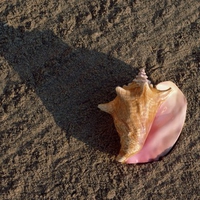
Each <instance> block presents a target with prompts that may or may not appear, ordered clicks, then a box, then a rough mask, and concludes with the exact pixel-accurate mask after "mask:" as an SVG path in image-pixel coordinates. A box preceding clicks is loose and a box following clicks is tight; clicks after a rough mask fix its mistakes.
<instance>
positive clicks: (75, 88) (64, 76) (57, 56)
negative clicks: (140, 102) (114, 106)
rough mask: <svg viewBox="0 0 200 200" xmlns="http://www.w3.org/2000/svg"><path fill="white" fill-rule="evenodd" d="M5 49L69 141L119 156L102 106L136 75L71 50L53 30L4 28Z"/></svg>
mask: <svg viewBox="0 0 200 200" xmlns="http://www.w3.org/2000/svg"><path fill="white" fill-rule="evenodd" d="M0 48H1V49H2V51H1V53H0V54H1V56H3V57H4V58H5V59H6V60H7V62H8V63H9V65H10V66H12V67H13V69H14V70H15V71H16V72H17V73H18V74H19V76H20V78H21V80H22V81H23V82H24V83H26V84H27V85H29V86H30V87H33V88H34V90H35V92H36V94H37V95H38V97H39V98H40V99H41V100H42V102H43V104H44V106H45V107H46V108H47V110H48V111H49V112H50V113H51V114H52V115H53V117H54V120H55V122H56V124H57V125H58V126H59V127H60V128H61V129H62V130H64V131H65V133H66V138H67V139H70V137H74V138H77V139H78V140H81V141H83V142H84V143H86V144H87V145H89V146H91V147H92V148H95V149H98V150H100V151H104V152H107V153H110V154H117V153H118V150H119V147H120V145H119V138H118V136H117V133H116V131H115V128H114V125H113V122H112V119H111V117H110V116H109V115H107V114H106V113H103V112H101V111H100V110H99V109H98V108H97V105H98V104H99V103H104V102H107V101H110V100H111V99H112V98H113V97H114V96H115V90H114V88H115V87H116V86H117V85H123V84H124V83H128V82H130V81H131V80H132V79H133V77H134V76H135V74H136V70H135V69H134V68H132V67H131V66H129V65H127V64H126V63H124V62H122V61H120V60H118V59H116V58H113V57H111V56H109V55H106V54H104V53H101V52H97V51H95V50H87V49H84V48H79V49H75V48H73V47H70V46H69V45H68V44H66V43H65V42H64V41H62V40H61V39H60V38H58V37H57V36H56V35H55V34H54V33H53V32H52V31H50V30H44V31H39V30H33V31H26V30H25V29H24V27H18V28H13V27H11V26H7V25H6V26H5V25H4V24H3V23H0Z"/></svg>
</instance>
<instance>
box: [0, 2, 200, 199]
mask: <svg viewBox="0 0 200 200" xmlns="http://www.w3.org/2000/svg"><path fill="white" fill-rule="evenodd" d="M141 67H145V68H146V73H147V74H148V76H149V79H150V80H151V81H152V83H154V84H157V83H159V82H161V81H165V80H170V81H173V82H174V83H176V84H177V85H178V87H179V88H180V89H181V90H182V92H183V93H184V94H185V96H186V98H187V101H188V110H187V117H186V121H185V125H184V128H183V130H182V133H181V136H180V138H179V140H178V142H177V143H176V145H175V147H174V148H173V150H172V151H171V152H170V154H169V155H167V156H166V157H164V158H163V159H162V160H160V161H158V162H153V163H148V164H140V165H123V164H120V163H118V162H116V161H115V157H116V155H117V154H118V151H119V148H120V143H119V138H118V135H117V132H116V130H115V127H114V125H113V120H112V118H111V117H110V116H109V115H108V114H106V113H104V112H101V111H100V110H99V109H98V108H97V105H98V104H99V103H103V102H107V101H110V100H112V99H113V98H114V97H115V95H116V94H115V87H116V86H118V85H119V86H122V85H124V84H127V83H129V82H130V81H131V80H132V79H133V78H134V77H135V75H136V74H137V73H138V69H139V68H141ZM199 100H200V2H199V1H198V0H196V1H195V0H191V1H187V0H165V1H163V0H155V1H150V0H144V1H139V0H134V1H131V0H127V1H124V0H108V1H99V0H93V1H89V0H82V1H78V0H48V1H47V0H37V1H35V0H30V1H26V0H1V2H0V137H1V140H0V148H1V149H0V150H1V153H0V199H2V200H11V199H13V200H18V199H22V200H26V199H27V200H32V199H33V200H38V199H59V200H60V199H67V200H71V199H73V200H74V199H78V200H85V199H86V200H104V199H116V200H135V199H136V200H140V199H145V200H146V199H152V200H155V199H159V200H160V199H163V200H166V199H170V200H172V199H173V200H175V199H180V200H182V199H190V200H196V199H200V188H199V185H200V165H199V163H200V153H199V152H200V145H199V141H200V135H199V127H200V117H199V113H200V109H199V107H200V105H199Z"/></svg>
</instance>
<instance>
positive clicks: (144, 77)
mask: <svg viewBox="0 0 200 200" xmlns="http://www.w3.org/2000/svg"><path fill="white" fill-rule="evenodd" d="M133 81H134V82H137V83H148V84H150V83H151V81H150V80H148V76H147V75H146V73H145V69H144V68H141V69H140V72H139V73H138V75H137V76H136V78H135V79H134V80H133Z"/></svg>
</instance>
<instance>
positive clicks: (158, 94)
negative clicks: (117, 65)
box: [98, 78, 170, 162]
mask: <svg viewBox="0 0 200 200" xmlns="http://www.w3.org/2000/svg"><path fill="white" fill-rule="evenodd" d="M116 93H117V96H116V98H115V99H114V100H113V101H111V102H109V103H106V104H99V105H98V107H99V108H100V109H101V110H102V111H105V112H107V113H109V114H111V115H112V117H113V119H114V124H115V127H116V130H117V132H118V134H119V136H120V143H121V149H120V152H119V154H118V156H117V161H119V162H125V161H126V160H127V159H128V158H129V157H130V156H131V155H134V154H136V153H137V152H138V151H140V149H141V148H142V147H143V145H144V142H145V140H146V138H147V136H148V133H149V130H150V128H151V125H152V123H153V120H154V118H155V115H156V112H157V110H158V108H159V106H160V105H161V103H162V102H163V101H164V100H165V99H166V98H167V96H168V94H169V93H170V89H168V90H165V91H160V90H157V89H156V88H154V87H153V86H152V85H151V84H150V82H149V81H147V79H146V80H142V81H141V80H138V79H137V78H136V79H135V80H134V81H133V82H132V83H130V84H129V85H128V86H126V85H125V86H123V88H122V87H116Z"/></svg>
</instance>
